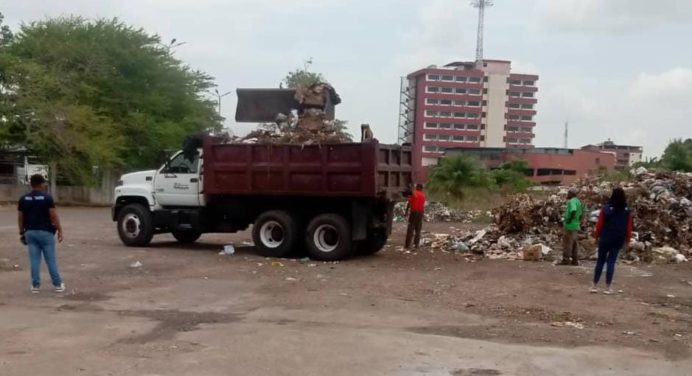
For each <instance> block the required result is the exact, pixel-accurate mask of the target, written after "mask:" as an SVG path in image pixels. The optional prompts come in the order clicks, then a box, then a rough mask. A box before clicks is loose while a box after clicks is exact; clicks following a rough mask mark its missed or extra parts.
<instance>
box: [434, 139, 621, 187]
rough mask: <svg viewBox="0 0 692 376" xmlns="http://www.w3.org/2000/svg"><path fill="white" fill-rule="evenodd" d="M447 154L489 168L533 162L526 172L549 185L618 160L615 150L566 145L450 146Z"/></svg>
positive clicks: (611, 165) (608, 167) (566, 181)
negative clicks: (565, 147) (452, 147)
mask: <svg viewBox="0 0 692 376" xmlns="http://www.w3.org/2000/svg"><path fill="white" fill-rule="evenodd" d="M446 155H448V156H454V155H466V156H471V157H474V158H476V159H478V160H479V161H480V163H481V164H482V165H483V166H484V167H486V168H489V169H494V168H498V167H500V166H502V164H504V163H506V162H509V161H512V160H515V159H520V160H523V161H526V163H528V165H529V169H528V170H527V171H526V176H527V177H528V178H529V179H531V180H532V181H533V182H535V183H537V184H546V185H558V184H563V185H565V184H571V183H574V182H575V181H576V180H577V179H580V178H582V177H584V176H588V175H595V174H597V173H599V172H600V171H601V170H613V169H614V168H615V163H616V158H615V154H614V153H611V152H607V151H600V150H580V149H563V148H533V147H529V148H527V147H523V148H455V149H447V151H446Z"/></svg>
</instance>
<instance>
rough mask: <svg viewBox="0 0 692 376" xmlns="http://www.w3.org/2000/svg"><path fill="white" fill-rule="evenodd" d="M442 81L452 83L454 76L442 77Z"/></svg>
mask: <svg viewBox="0 0 692 376" xmlns="http://www.w3.org/2000/svg"><path fill="white" fill-rule="evenodd" d="M442 81H450V82H451V81H454V76H442Z"/></svg>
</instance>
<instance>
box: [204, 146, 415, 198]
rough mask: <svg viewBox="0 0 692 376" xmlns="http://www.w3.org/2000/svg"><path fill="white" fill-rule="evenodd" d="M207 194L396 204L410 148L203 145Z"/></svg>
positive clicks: (406, 180)
mask: <svg viewBox="0 0 692 376" xmlns="http://www.w3.org/2000/svg"><path fill="white" fill-rule="evenodd" d="M203 158H204V171H203V179H204V193H205V194H207V195H289V196H290V195H293V196H325V197H363V198H369V197H372V198H386V199H391V200H399V199H401V198H402V193H403V192H404V191H405V190H407V189H408V188H410V185H411V182H412V180H411V179H412V175H411V159H412V158H411V150H410V148H407V147H402V146H398V145H383V144H379V143H349V144H328V145H308V146H301V145H276V144H222V143H215V142H213V141H205V142H204V155H203Z"/></svg>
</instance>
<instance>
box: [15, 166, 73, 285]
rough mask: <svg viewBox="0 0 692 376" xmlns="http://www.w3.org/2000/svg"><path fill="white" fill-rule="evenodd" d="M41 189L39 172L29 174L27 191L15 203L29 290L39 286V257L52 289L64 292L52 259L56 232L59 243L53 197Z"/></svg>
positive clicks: (61, 236) (43, 186) (44, 184)
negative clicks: (24, 247) (25, 251)
mask: <svg viewBox="0 0 692 376" xmlns="http://www.w3.org/2000/svg"><path fill="white" fill-rule="evenodd" d="M45 191H46V179H45V178H44V177H43V176H42V175H33V176H32V177H31V192H29V193H27V194H25V195H24V196H22V198H20V199H19V203H18V205H17V213H18V215H17V224H18V226H19V236H20V237H21V240H22V242H23V243H24V244H26V245H27V246H28V247H29V261H30V262H31V292H32V293H34V294H36V293H38V292H39V290H40V288H41V275H40V272H41V256H43V258H44V259H45V260H46V265H47V266H48V272H49V273H50V278H51V280H52V282H53V287H55V291H56V292H64V291H65V284H64V283H63V281H62V278H61V277H60V273H59V272H58V262H57V260H56V258H55V235H56V232H57V236H58V241H60V242H62V239H63V234H62V227H61V226H60V219H59V218H58V213H57V211H56V210H55V203H54V202H53V197H51V195H49V194H48V193H46V192H45Z"/></svg>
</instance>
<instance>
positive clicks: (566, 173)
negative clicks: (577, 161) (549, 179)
mask: <svg viewBox="0 0 692 376" xmlns="http://www.w3.org/2000/svg"><path fill="white" fill-rule="evenodd" d="M576 174H577V172H576V171H574V170H565V175H567V176H575V175H576Z"/></svg>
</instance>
